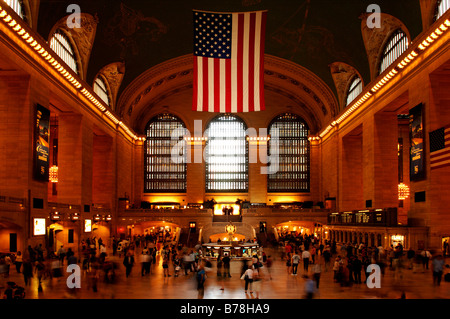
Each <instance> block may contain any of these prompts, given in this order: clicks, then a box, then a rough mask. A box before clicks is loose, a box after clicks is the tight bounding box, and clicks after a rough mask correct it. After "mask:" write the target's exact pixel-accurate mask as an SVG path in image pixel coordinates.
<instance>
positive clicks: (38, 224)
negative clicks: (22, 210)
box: [33, 218, 45, 236]
mask: <svg viewBox="0 0 450 319" xmlns="http://www.w3.org/2000/svg"><path fill="white" fill-rule="evenodd" d="M33 234H34V236H40V235H45V218H34V219H33Z"/></svg>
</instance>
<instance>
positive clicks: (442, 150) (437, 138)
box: [430, 125, 450, 170]
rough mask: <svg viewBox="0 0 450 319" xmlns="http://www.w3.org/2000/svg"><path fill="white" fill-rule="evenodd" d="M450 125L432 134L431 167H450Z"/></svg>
mask: <svg viewBox="0 0 450 319" xmlns="http://www.w3.org/2000/svg"><path fill="white" fill-rule="evenodd" d="M449 146H450V125H449V126H446V127H443V128H440V129H438V130H436V131H433V132H431V133H430V167H431V169H432V170H433V169H437V168H441V167H445V166H450V147H449Z"/></svg>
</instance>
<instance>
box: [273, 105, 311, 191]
mask: <svg viewBox="0 0 450 319" xmlns="http://www.w3.org/2000/svg"><path fill="white" fill-rule="evenodd" d="M269 134H270V136H271V137H272V139H274V138H276V137H278V143H276V144H278V148H279V149H278V156H279V159H278V162H279V164H278V165H279V167H278V171H277V172H276V173H274V174H270V175H267V176H268V181H267V191H268V192H272V193H277V192H281V193H290V192H295V193H297V192H309V180H310V164H309V140H308V135H309V130H308V127H307V125H306V124H305V123H304V122H303V120H302V119H301V118H300V117H299V116H297V115H295V114H290V113H286V114H282V115H279V116H277V117H276V118H275V119H274V120H273V121H272V123H271V124H270V125H269ZM272 147H273V146H272V143H269V154H272V153H274V152H275V151H274V150H272V149H271V148H272Z"/></svg>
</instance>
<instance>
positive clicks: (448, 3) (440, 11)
mask: <svg viewBox="0 0 450 319" xmlns="http://www.w3.org/2000/svg"><path fill="white" fill-rule="evenodd" d="M449 8H450V0H438V3H437V6H436V15H435V19H434V21H436V20H439V18H440V17H442V16H443V15H444V13H445V12H447V10H448V9H449Z"/></svg>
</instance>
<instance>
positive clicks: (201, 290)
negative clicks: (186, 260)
mask: <svg viewBox="0 0 450 319" xmlns="http://www.w3.org/2000/svg"><path fill="white" fill-rule="evenodd" d="M205 281H206V271H205V267H204V266H203V263H200V265H199V266H198V268H197V290H198V298H199V299H203V296H204V295H205Z"/></svg>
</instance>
